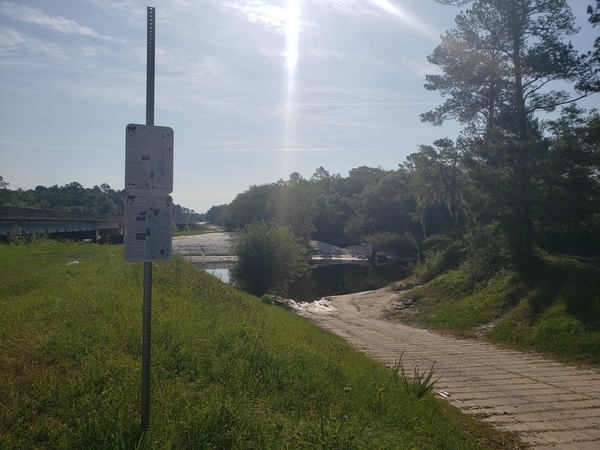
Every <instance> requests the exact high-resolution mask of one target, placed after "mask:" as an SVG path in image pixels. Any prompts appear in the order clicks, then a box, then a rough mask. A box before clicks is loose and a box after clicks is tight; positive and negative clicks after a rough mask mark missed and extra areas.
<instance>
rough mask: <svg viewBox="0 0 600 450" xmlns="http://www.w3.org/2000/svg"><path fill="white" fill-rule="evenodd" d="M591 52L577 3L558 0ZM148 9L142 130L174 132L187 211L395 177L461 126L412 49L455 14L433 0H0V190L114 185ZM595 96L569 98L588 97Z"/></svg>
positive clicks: (136, 91)
mask: <svg viewBox="0 0 600 450" xmlns="http://www.w3.org/2000/svg"><path fill="white" fill-rule="evenodd" d="M569 2H570V5H571V7H572V8H573V13H574V14H575V16H576V18H577V24H578V25H579V26H580V27H581V32H580V33H579V34H578V35H576V36H574V37H573V38H572V41H573V44H574V45H575V47H576V48H577V49H579V50H582V51H585V50H589V49H591V47H592V45H593V40H594V39H595V37H596V36H597V34H598V31H599V29H598V28H596V29H593V28H592V27H591V25H589V24H588V23H587V21H586V13H585V11H586V7H587V5H588V3H591V0H570V1H569ZM148 6H152V7H155V8H156V9H155V17H156V25H155V26H156V79H155V85H156V87H155V119H154V124H155V125H160V126H168V127H171V128H172V129H173V130H174V138H175V144H174V155H175V156H174V190H173V193H172V196H173V199H174V202H175V203H178V204H181V205H183V206H185V207H187V208H190V209H194V210H195V211H196V212H205V211H206V210H208V209H209V208H210V207H211V206H213V205H220V204H227V203H230V202H231V201H232V200H233V199H234V198H235V196H236V195H237V194H239V193H241V192H243V191H246V190H247V189H248V188H249V187H250V186H253V185H262V184H267V183H274V182H277V181H278V180H280V179H284V180H287V179H288V178H289V175H290V174H291V173H293V172H298V173H300V174H301V175H302V176H303V177H304V178H307V179H310V177H311V176H312V175H313V174H314V173H315V170H316V169H317V168H319V167H323V168H325V170H327V171H328V172H329V173H331V174H340V175H341V176H343V177H345V176H347V175H348V171H349V170H351V169H353V168H357V167H360V166H368V167H381V168H383V169H385V170H395V169H397V168H398V165H399V164H401V163H403V162H404V161H405V160H406V157H407V156H408V155H409V154H411V153H414V152H416V151H417V150H418V147H419V145H423V144H431V143H432V142H433V141H434V140H435V139H438V138H442V137H450V138H455V137H456V136H457V135H458V132H459V131H460V127H459V126H458V125H457V124H455V123H446V124H444V125H443V126H442V127H434V126H432V125H430V124H425V123H421V122H420V119H419V114H421V113H424V112H426V111H429V110H431V109H434V108H435V107H436V106H437V105H439V104H441V102H443V98H441V97H440V95H439V94H438V93H437V92H430V91H427V90H426V89H425V88H424V87H423V85H424V83H425V75H426V74H431V73H436V67H435V66H432V65H431V64H429V63H428V62H427V56H428V55H430V54H431V53H432V51H433V49H434V48H435V47H436V46H437V45H438V44H439V42H440V35H441V34H444V32H445V31H446V30H449V29H452V28H453V26H454V17H455V16H456V14H457V13H458V12H459V11H460V9H459V8H457V7H453V6H446V5H441V4H439V3H436V2H435V1H434V0H160V1H159V0H156V1H154V2H151V3H148V2H147V1H144V2H142V1H138V0H13V1H2V0H0V175H1V176H2V177H3V179H4V181H5V182H8V183H9V186H8V187H9V189H17V188H22V189H33V188H35V187H36V186H39V185H43V186H52V185H59V186H63V185H65V184H69V183H71V182H73V181H76V182H79V183H81V184H82V185H83V186H84V187H86V188H91V187H93V186H95V185H101V184H102V183H107V184H109V185H110V186H111V187H112V188H113V189H123V188H124V180H125V127H126V126H127V124H130V123H138V124H144V123H145V121H146V25H147V23H146V22H147V7H148ZM598 103H599V102H598V96H596V97H595V98H588V99H586V100H585V101H583V102H581V106H583V107H587V108H590V107H593V106H597V104H598Z"/></svg>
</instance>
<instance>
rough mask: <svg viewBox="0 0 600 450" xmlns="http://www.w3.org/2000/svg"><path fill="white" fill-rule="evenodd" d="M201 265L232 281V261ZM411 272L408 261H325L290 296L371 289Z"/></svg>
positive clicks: (316, 296)
mask: <svg viewBox="0 0 600 450" xmlns="http://www.w3.org/2000/svg"><path fill="white" fill-rule="evenodd" d="M200 267H202V269H204V270H205V271H206V272H208V273H210V274H211V275H213V276H216V277H218V278H220V279H221V280H222V281H223V282H225V283H229V282H230V269H231V265H230V264H226V263H218V264H217V263H213V264H201V265H200ZM407 275H408V264H407V263H406V262H400V263H392V264H378V265H376V266H373V265H371V264H327V265H321V266H316V267H313V268H312V269H311V271H310V273H308V274H307V275H306V276H304V277H302V278H300V279H298V280H297V281H296V282H294V284H293V285H292V286H291V288H290V293H289V297H290V298H292V299H294V300H296V301H299V302H300V301H301V302H308V301H313V300H318V299H320V298H323V297H327V296H330V295H342V294H350V293H353V292H362V291H369V290H373V289H379V288H381V287H384V286H387V285H388V284H390V283H392V282H393V281H397V280H401V279H403V278H405V277H406V276H407Z"/></svg>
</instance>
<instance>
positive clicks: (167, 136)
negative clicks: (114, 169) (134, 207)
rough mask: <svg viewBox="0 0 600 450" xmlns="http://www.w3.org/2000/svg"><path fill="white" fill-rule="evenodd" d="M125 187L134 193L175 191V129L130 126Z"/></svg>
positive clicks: (126, 148)
mask: <svg viewBox="0 0 600 450" xmlns="http://www.w3.org/2000/svg"><path fill="white" fill-rule="evenodd" d="M125 190H126V191H127V192H128V193H130V194H132V193H138V192H147V193H152V194H158V193H161V194H165V195H166V194H170V193H171V192H173V130H172V129H171V128H169V127H156V126H154V125H138V124H133V123H132V124H129V125H127V128H126V132H125Z"/></svg>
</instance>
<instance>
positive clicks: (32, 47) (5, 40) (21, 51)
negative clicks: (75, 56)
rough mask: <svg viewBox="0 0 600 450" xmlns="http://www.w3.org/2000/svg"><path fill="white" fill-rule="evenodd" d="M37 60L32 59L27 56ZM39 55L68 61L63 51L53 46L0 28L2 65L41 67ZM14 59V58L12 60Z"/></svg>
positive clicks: (8, 29)
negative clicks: (17, 64)
mask: <svg viewBox="0 0 600 450" xmlns="http://www.w3.org/2000/svg"><path fill="white" fill-rule="evenodd" d="M28 55H29V56H34V57H36V58H34V59H30V58H28V57H27V56H28ZM39 55H44V56H46V57H50V58H51V59H52V60H55V61H56V60H58V61H63V62H64V61H66V60H68V57H67V55H66V54H65V52H64V51H63V49H62V48H61V47H60V46H58V45H56V44H53V43H52V42H45V41H42V40H39V39H35V38H32V37H30V36H27V35H25V34H23V33H21V32H19V31H17V30H14V29H12V28H9V27H0V57H2V61H1V63H2V64H6V63H10V64H14V63H27V64H33V63H35V64H36V65H38V66H40V65H42V64H41V63H40V60H39V59H38V58H37V56H39ZM11 57H12V58H11Z"/></svg>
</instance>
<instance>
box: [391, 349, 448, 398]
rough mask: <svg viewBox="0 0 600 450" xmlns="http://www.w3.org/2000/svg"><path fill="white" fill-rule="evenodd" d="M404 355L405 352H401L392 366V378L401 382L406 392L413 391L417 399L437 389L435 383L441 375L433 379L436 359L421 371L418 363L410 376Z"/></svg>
mask: <svg viewBox="0 0 600 450" xmlns="http://www.w3.org/2000/svg"><path fill="white" fill-rule="evenodd" d="M403 357H404V352H402V353H401V354H400V357H399V358H398V359H397V360H396V361H395V362H394V365H393V366H392V367H391V368H390V373H391V375H392V379H393V380H394V381H395V382H396V383H399V384H400V385H401V386H402V387H403V389H404V390H405V391H406V392H409V393H411V394H412V395H414V396H415V397H416V398H417V399H420V398H423V397H424V396H425V395H428V394H431V393H432V392H433V390H434V389H435V384H436V383H437V382H438V381H439V380H440V379H441V377H439V378H437V379H435V380H434V379H433V376H434V375H435V373H436V370H435V361H434V363H433V364H432V365H431V368H430V369H429V370H424V371H422V372H421V370H420V368H419V366H418V365H416V366H415V368H414V370H413V375H412V378H411V377H409V376H408V375H407V373H406V370H405V369H404V363H403V361H402V358H403Z"/></svg>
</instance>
